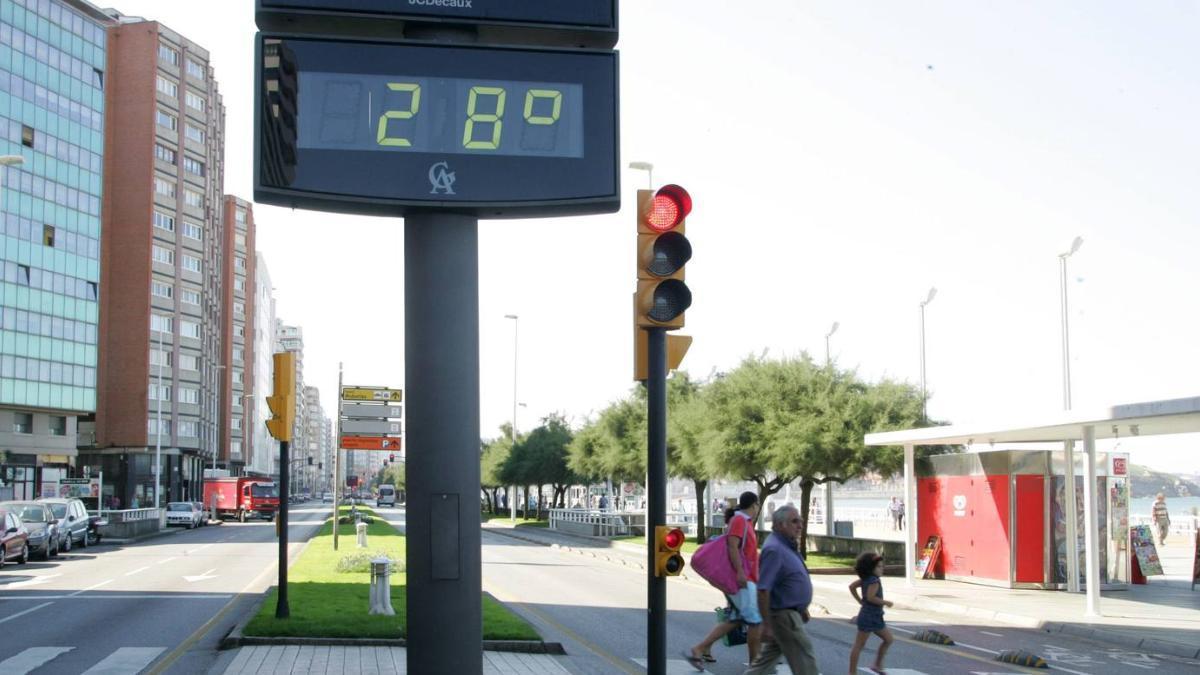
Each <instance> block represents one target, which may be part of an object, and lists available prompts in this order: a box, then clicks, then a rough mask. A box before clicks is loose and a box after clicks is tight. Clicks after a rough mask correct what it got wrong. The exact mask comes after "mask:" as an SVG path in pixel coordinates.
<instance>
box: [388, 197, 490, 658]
mask: <svg viewBox="0 0 1200 675" xmlns="http://www.w3.org/2000/svg"><path fill="white" fill-rule="evenodd" d="M404 380H405V382H404V389H405V398H406V399H407V401H406V402H405V405H406V407H407V408H408V410H407V411H406V413H407V418H408V426H407V428H406V429H405V432H406V434H407V438H406V439H405V440H406V442H407V443H408V462H407V466H406V471H407V475H408V479H407V481H406V482H407V485H408V524H407V529H408V540H407V542H406V544H407V548H408V556H407V559H408V600H407V603H408V616H409V617H413V618H414V620H410V621H409V622H408V635H407V638H408V672H410V673H480V672H483V622H482V611H483V607H482V604H483V600H482V574H481V567H480V562H481V557H482V555H481V551H480V538H481V537H480V528H479V221H478V219H477V218H476V217H475V216H468V215H462V214H451V213H429V212H424V213H412V214H409V215H407V216H406V217H405V219H404ZM418 617H419V619H420V620H415V619H416V618H418Z"/></svg>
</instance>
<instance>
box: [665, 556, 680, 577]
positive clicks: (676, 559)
mask: <svg viewBox="0 0 1200 675" xmlns="http://www.w3.org/2000/svg"><path fill="white" fill-rule="evenodd" d="M663 567H665V568H666V570H667V574H679V573H680V572H682V571H683V557H682V556H680V555H673V556H671V557H670V558H667V563H666V565H664V566H663Z"/></svg>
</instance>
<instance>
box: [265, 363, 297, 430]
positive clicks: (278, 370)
mask: <svg viewBox="0 0 1200 675" xmlns="http://www.w3.org/2000/svg"><path fill="white" fill-rule="evenodd" d="M274 361H275V374H274V387H273V389H272V391H271V395H270V396H268V397H267V407H268V408H270V409H271V419H269V420H267V430H269V431H270V432H271V435H272V436H274V437H275V440H278V441H291V440H292V422H293V421H294V418H295V417H296V353H295V352H279V353H277V354H275V355H274Z"/></svg>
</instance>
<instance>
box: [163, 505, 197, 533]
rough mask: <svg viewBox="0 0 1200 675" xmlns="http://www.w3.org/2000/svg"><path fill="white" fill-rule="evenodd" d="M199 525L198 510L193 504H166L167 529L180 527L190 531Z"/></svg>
mask: <svg viewBox="0 0 1200 675" xmlns="http://www.w3.org/2000/svg"><path fill="white" fill-rule="evenodd" d="M200 524H201V515H200V509H198V508H196V503H195V502H168V503H167V527H170V526H172V525H182V526H184V527H186V528H187V529H189V530H190V529H192V528H193V527H200Z"/></svg>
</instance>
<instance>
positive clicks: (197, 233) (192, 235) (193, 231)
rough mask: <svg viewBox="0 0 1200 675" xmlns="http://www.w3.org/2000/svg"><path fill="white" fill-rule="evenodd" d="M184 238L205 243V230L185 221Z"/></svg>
mask: <svg viewBox="0 0 1200 675" xmlns="http://www.w3.org/2000/svg"><path fill="white" fill-rule="evenodd" d="M183 236H185V237H187V238H189V239H195V240H196V241H204V228H202V227H200V226H199V225H197V224H195V223H189V222H188V221H186V220H185V221H183Z"/></svg>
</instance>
